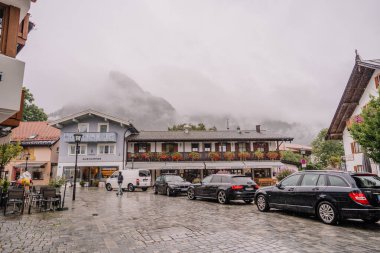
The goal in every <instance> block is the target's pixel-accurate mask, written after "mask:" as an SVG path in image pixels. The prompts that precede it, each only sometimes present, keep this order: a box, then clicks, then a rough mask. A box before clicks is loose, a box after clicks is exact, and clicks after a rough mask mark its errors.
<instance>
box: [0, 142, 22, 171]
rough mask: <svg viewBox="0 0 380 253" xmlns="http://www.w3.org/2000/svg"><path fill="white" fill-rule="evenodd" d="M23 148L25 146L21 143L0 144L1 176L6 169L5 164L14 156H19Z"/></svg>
mask: <svg viewBox="0 0 380 253" xmlns="http://www.w3.org/2000/svg"><path fill="white" fill-rule="evenodd" d="M22 150H23V148H22V147H21V146H20V144H19V143H17V144H12V143H6V144H2V145H0V176H1V175H2V172H3V171H4V168H5V165H7V164H8V163H9V162H10V161H11V160H12V159H13V158H15V157H16V156H18V155H19V154H20V153H21V152H22Z"/></svg>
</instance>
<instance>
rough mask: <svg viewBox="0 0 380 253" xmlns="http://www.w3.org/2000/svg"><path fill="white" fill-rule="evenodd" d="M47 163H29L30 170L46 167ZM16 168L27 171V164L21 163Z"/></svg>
mask: <svg viewBox="0 0 380 253" xmlns="http://www.w3.org/2000/svg"><path fill="white" fill-rule="evenodd" d="M45 164H46V163H28V169H39V168H43V167H45ZM14 167H15V168H18V169H25V168H26V163H20V164H17V165H15V166H14Z"/></svg>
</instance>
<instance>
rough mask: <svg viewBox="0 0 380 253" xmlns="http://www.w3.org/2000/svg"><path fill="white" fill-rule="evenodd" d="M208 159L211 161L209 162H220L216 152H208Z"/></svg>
mask: <svg viewBox="0 0 380 253" xmlns="http://www.w3.org/2000/svg"><path fill="white" fill-rule="evenodd" d="M208 157H209V158H210V159H211V161H219V160H220V154H219V153H218V152H210V153H209V154H208Z"/></svg>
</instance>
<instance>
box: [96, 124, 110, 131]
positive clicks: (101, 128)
mask: <svg viewBox="0 0 380 253" xmlns="http://www.w3.org/2000/svg"><path fill="white" fill-rule="evenodd" d="M108 128H109V125H108V124H107V123H99V124H98V132H100V133H107V132H108V131H109V130H108Z"/></svg>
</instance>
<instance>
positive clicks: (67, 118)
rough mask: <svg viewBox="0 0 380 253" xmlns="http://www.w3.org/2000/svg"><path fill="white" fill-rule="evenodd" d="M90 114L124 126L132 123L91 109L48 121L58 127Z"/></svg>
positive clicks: (130, 125)
mask: <svg viewBox="0 0 380 253" xmlns="http://www.w3.org/2000/svg"><path fill="white" fill-rule="evenodd" d="M92 115H95V116H98V117H100V118H104V119H105V120H110V121H114V122H116V123H119V124H121V125H124V126H129V127H133V125H132V123H131V122H129V121H128V120H123V119H120V118H117V117H114V116H111V115H108V114H105V113H101V112H98V111H95V110H92V109H88V110H86V111H82V112H78V113H75V114H71V115H68V116H65V117H63V118H61V119H58V120H55V121H52V122H50V123H49V125H51V126H53V127H57V128H60V127H61V126H62V125H64V124H67V123H72V122H75V121H76V120H78V119H80V118H84V117H89V116H92ZM133 129H134V130H136V129H135V128H134V127H133ZM136 131H137V130H136Z"/></svg>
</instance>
